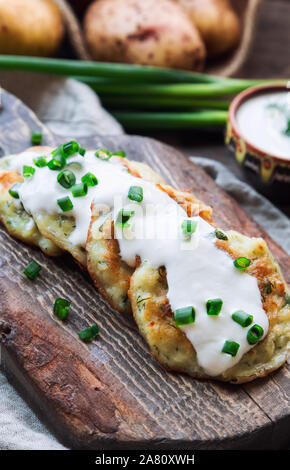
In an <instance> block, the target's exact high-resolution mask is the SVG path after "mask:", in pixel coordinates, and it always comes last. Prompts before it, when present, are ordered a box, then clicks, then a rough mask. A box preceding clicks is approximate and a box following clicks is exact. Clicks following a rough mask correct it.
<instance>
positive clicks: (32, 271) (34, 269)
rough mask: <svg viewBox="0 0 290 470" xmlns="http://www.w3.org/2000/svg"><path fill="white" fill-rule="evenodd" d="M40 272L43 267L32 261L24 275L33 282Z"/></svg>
mask: <svg viewBox="0 0 290 470" xmlns="http://www.w3.org/2000/svg"><path fill="white" fill-rule="evenodd" d="M40 270H41V266H40V265H39V264H38V263H37V262H36V261H31V263H29V264H28V266H26V268H25V269H24V271H23V273H24V274H25V276H27V277H28V278H29V279H31V280H32V281H33V279H35V278H36V277H37V276H38V274H39V273H40Z"/></svg>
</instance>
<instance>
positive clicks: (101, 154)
mask: <svg viewBox="0 0 290 470" xmlns="http://www.w3.org/2000/svg"><path fill="white" fill-rule="evenodd" d="M95 155H96V157H98V158H100V159H101V160H110V158H111V156H112V154H111V152H110V151H109V150H108V149H99V150H97V151H96V153H95Z"/></svg>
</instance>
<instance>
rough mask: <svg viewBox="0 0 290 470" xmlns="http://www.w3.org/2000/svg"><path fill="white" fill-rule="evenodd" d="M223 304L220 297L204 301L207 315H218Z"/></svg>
mask: <svg viewBox="0 0 290 470" xmlns="http://www.w3.org/2000/svg"><path fill="white" fill-rule="evenodd" d="M222 306H223V301H222V299H210V300H208V301H207V302H206V311H207V314H208V315H211V316H218V315H219V314H220V312H221V309H222Z"/></svg>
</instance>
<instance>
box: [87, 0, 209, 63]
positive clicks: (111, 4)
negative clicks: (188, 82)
mask: <svg viewBox="0 0 290 470" xmlns="http://www.w3.org/2000/svg"><path fill="white" fill-rule="evenodd" d="M84 30H85V36H86V40H87V43H88V47H89V49H90V52H91V55H92V57H93V58H94V59H96V60H100V61H110V62H125V63H133V64H143V65H153V66H161V67H172V68H181V69H189V70H201V69H202V68H203V64H204V59H205V47H204V44H203V41H202V39H201V37H200V34H199V32H198V30H197V29H196V27H195V26H194V25H193V24H192V23H191V21H190V20H189V18H188V17H187V15H186V14H185V12H184V11H183V10H182V8H180V7H179V5H176V4H175V3H173V2H172V1H171V0H158V1H156V0H146V1H144V0H98V1H96V2H94V3H93V4H92V5H91V6H90V7H89V8H88V11H87V13H86V16H85V19H84Z"/></svg>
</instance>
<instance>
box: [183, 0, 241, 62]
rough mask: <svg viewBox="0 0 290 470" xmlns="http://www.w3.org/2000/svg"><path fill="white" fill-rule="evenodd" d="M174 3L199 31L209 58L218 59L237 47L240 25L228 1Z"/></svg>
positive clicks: (188, 0)
mask: <svg viewBox="0 0 290 470" xmlns="http://www.w3.org/2000/svg"><path fill="white" fill-rule="evenodd" d="M175 1H176V2H177V3H178V4H179V5H180V6H181V7H183V8H184V9H185V11H186V13H187V14H188V16H189V17H190V19H191V21H192V22H193V23H194V24H195V26H196V27H197V29H198V30H199V32H200V34H201V36H202V39H203V40H204V42H205V45H206V49H207V54H208V56H209V57H218V56H220V55H222V54H224V53H226V52H228V51H230V50H232V49H233V48H234V47H236V46H237V45H238V43H239V40H240V36H241V25H240V21H239V18H238V16H237V15H236V13H235V11H234V10H233V8H232V6H231V3H230V1H229V0H202V1H201V0H175Z"/></svg>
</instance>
